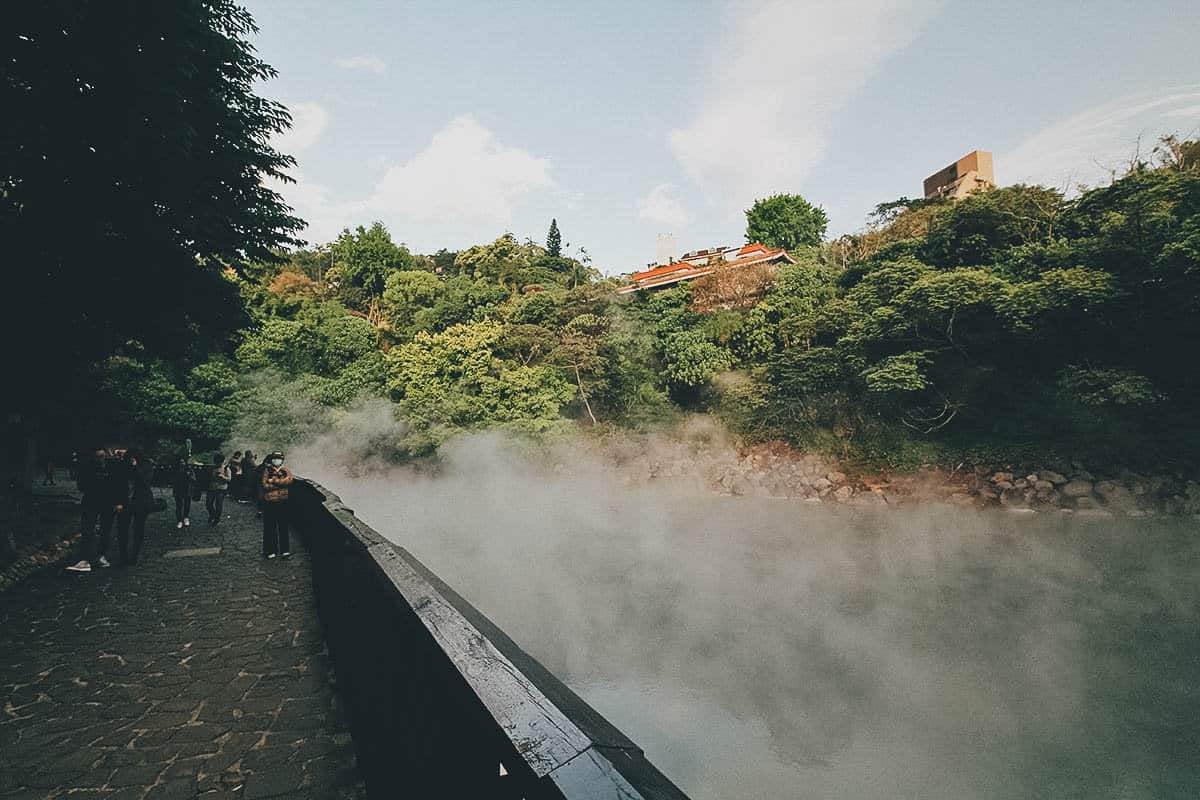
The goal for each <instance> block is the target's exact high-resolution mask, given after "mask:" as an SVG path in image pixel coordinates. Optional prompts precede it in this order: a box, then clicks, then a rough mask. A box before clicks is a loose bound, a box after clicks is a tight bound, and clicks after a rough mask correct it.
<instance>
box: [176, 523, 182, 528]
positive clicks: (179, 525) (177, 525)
mask: <svg viewBox="0 0 1200 800" xmlns="http://www.w3.org/2000/svg"><path fill="white" fill-rule="evenodd" d="M175 527H176V528H182V527H183V523H182V522H176V523H175Z"/></svg>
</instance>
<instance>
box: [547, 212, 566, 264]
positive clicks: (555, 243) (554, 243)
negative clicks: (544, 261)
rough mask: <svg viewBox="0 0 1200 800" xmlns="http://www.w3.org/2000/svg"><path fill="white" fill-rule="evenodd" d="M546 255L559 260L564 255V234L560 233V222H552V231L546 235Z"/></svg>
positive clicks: (553, 220)
mask: <svg viewBox="0 0 1200 800" xmlns="http://www.w3.org/2000/svg"><path fill="white" fill-rule="evenodd" d="M546 255H548V256H550V257H551V258H558V257H559V256H561V255H562V234H561V233H559V232H558V220H556V219H552V220H550V230H549V231H548V232H547V233H546Z"/></svg>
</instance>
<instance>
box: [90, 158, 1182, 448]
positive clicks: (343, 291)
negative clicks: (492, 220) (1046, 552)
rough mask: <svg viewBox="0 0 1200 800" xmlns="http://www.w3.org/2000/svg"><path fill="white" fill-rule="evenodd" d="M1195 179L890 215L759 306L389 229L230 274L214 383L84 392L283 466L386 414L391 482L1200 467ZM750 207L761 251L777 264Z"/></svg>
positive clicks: (129, 347)
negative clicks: (290, 448) (410, 464)
mask: <svg viewBox="0 0 1200 800" xmlns="http://www.w3.org/2000/svg"><path fill="white" fill-rule="evenodd" d="M1195 153H1196V146H1195V144H1194V143H1188V142H1184V143H1179V142H1175V141H1174V140H1171V139H1167V140H1164V145H1163V146H1162V147H1161V148H1160V149H1159V150H1158V151H1157V155H1158V158H1157V160H1156V161H1154V162H1153V163H1141V164H1137V165H1135V166H1134V168H1133V169H1131V170H1130V172H1129V173H1128V174H1126V175H1125V176H1123V177H1121V178H1119V179H1117V180H1115V181H1114V182H1113V183H1112V184H1111V185H1109V186H1103V187H1097V188H1094V189H1090V190H1086V191H1083V192H1082V193H1081V194H1079V196H1077V197H1075V198H1074V199H1065V198H1064V197H1063V196H1062V194H1061V193H1059V192H1058V191H1055V190H1053V189H1048V188H1045V187H1038V186H1023V185H1018V186H1010V187H1007V188H1001V189H997V190H993V191H990V192H986V193H982V194H976V195H973V196H971V197H968V198H966V199H964V200H962V201H959V202H957V203H927V202H925V201H907V200H901V201H898V202H895V203H888V204H884V205H881V206H880V207H879V208H878V209H877V212H876V214H875V215H874V217H873V218H872V225H871V226H870V227H869V229H868V230H867V231H866V232H864V233H862V234H859V235H855V236H849V237H843V238H842V239H838V240H835V241H832V242H826V243H823V244H817V245H814V246H807V245H801V246H799V247H798V248H797V249H795V250H794V251H793V256H794V257H795V258H796V260H797V262H798V263H796V264H793V265H786V266H784V267H782V268H781V269H780V270H779V271H778V273H777V274H776V275H775V277H774V280H773V281H771V282H770V283H768V284H766V285H765V286H761V287H758V288H759V291H757V292H754V293H750V294H746V293H742V292H740V291H733V292H728V291H726V290H725V286H724V284H722V280H723V279H722V278H721V276H720V275H717V276H714V277H713V278H710V279H701V281H697V282H696V283H694V284H682V285H677V286H676V287H674V288H671V289H668V290H664V291H660V292H657V293H639V294H636V295H633V296H630V297H623V296H622V297H619V296H618V295H617V294H616V293H615V288H616V287H617V286H619V285H620V284H621V281H619V280H615V279H600V278H599V274H598V272H597V271H596V270H594V269H593V268H592V267H591V265H590V263H589V262H588V259H587V256H586V253H585V252H582V251H577V252H576V254H575V257H570V256H568V255H565V254H564V253H563V252H562V246H561V234H560V233H559V231H558V227H557V225H554V226H553V229H552V231H551V235H550V236H549V237H548V243H549V246H542V245H539V244H537V243H534V242H531V241H525V242H521V241H518V240H517V239H516V238H515V237H514V236H512V235H511V234H505V235H503V236H501V237H500V238H498V239H496V240H495V241H493V242H490V243H487V244H481V245H478V246H475V247H471V248H469V249H466V250H463V251H460V252H457V253H453V252H447V251H441V252H439V253H436V254H432V255H419V254H413V253H410V252H408V251H407V250H406V249H405V248H403V247H401V246H399V245H397V244H395V243H394V242H393V239H392V237H391V236H390V234H389V232H388V231H387V230H386V229H385V228H384V226H383V225H381V224H379V223H375V224H373V225H371V226H369V227H360V228H358V229H357V230H355V231H349V230H347V231H344V232H343V234H342V235H341V236H340V237H339V238H338V239H337V240H336V241H335V242H332V243H331V244H330V245H328V246H326V247H323V248H319V249H313V250H296V251H290V252H280V253H279V257H278V260H276V261H265V262H256V263H253V264H250V265H248V266H247V267H246V268H245V269H243V270H242V271H241V274H238V273H235V272H232V271H229V272H227V273H226V274H225V275H224V276H223V277H222V280H225V281H228V282H230V284H232V285H235V286H236V287H237V289H238V290H239V293H240V297H241V302H242V303H243V304H244V308H245V309H246V310H247V311H248V312H249V316H250V318H251V320H252V322H251V324H250V325H248V326H246V327H244V328H241V329H240V330H237V331H235V332H233V333H232V334H231V335H230V336H228V337H227V338H226V339H225V340H224V341H222V342H220V343H219V346H217V347H215V348H214V349H213V352H212V353H211V354H210V355H209V356H208V357H207V358H206V359H204V360H202V361H199V362H198V363H188V362H186V361H178V360H177V361H169V360H161V359H147V358H143V357H142V356H141V354H140V353H141V347H140V345H139V343H138V342H136V341H130V342H128V343H126V344H125V345H123V346H122V347H119V348H117V352H116V354H115V355H113V356H112V357H111V358H110V359H108V360H107V361H105V362H104V363H103V364H102V366H101V367H100V368H99V369H98V370H97V371H96V373H95V377H96V379H97V380H98V381H100V382H101V383H102V384H103V386H104V387H105V389H104V391H103V392H102V393H101V395H102V396H103V397H104V398H105V399H106V402H107V403H108V407H107V409H106V410H105V411H104V414H105V416H107V417H109V419H110V420H111V421H113V422H114V423H115V422H116V421H118V420H122V419H124V420H135V421H137V424H138V425H140V426H144V428H145V429H146V430H147V432H148V433H150V434H151V435H152V436H153V437H158V438H163V439H179V438H182V437H183V436H186V435H190V436H192V437H194V438H197V439H199V440H200V441H202V442H205V443H208V444H214V445H215V444H217V443H219V442H221V441H222V440H224V439H226V438H227V437H229V435H230V434H231V431H232V430H233V428H234V425H235V422H238V424H239V429H238V430H239V434H242V435H254V436H261V437H269V438H272V439H273V440H276V441H279V440H285V439H295V438H298V437H300V436H303V435H304V434H305V433H306V432H308V431H311V430H313V429H316V428H319V427H321V426H322V425H325V424H327V422H328V421H329V419H330V416H329V415H331V414H332V415H336V414H337V413H338V411H339V409H346V408H349V407H351V406H352V405H353V404H355V403H356V402H360V401H362V400H363V399H365V398H370V397H382V398H388V399H390V400H391V401H393V402H394V403H395V409H396V412H397V416H398V418H400V419H402V420H403V421H404V423H405V424H404V426H403V427H402V428H400V427H398V428H397V431H398V432H397V434H396V436H395V437H392V438H389V439H388V441H386V442H382V443H380V446H381V447H384V448H387V449H389V450H391V451H393V452H394V453H395V454H396V455H398V456H401V457H402V456H405V455H420V454H426V453H430V452H432V451H434V450H435V449H436V447H437V446H438V444H439V443H440V442H442V441H444V440H445V438H446V437H448V436H451V435H453V434H454V433H455V432H456V431H461V430H468V429H480V428H488V427H494V426H501V427H505V428H509V429H513V430H517V431H524V432H533V433H554V432H562V431H565V430H568V429H572V428H576V427H578V426H580V425H582V426H583V427H585V428H596V429H598V430H605V429H607V428H609V427H610V426H619V427H632V428H644V427H646V426H650V425H656V424H660V423H664V422H670V420H671V419H672V418H673V417H674V416H675V415H677V414H678V413H679V412H680V411H683V410H686V411H692V412H702V413H710V414H714V415H718V416H720V418H721V419H722V420H723V421H724V422H725V423H726V424H727V425H728V426H729V427H730V428H731V429H732V430H733V431H735V432H736V433H738V434H740V435H741V436H742V437H744V438H745V439H746V440H747V441H750V442H754V441H765V440H770V439H782V440H786V441H789V442H792V443H794V444H797V445H800V446H803V447H807V448H814V449H819V450H822V451H825V452H828V453H831V454H834V455H837V456H839V457H841V458H844V459H849V460H852V461H859V462H861V463H862V464H863V465H869V466H892V467H907V466H915V465H917V464H921V463H951V462H953V463H961V462H963V461H966V462H968V463H976V462H1004V461H1012V460H1025V461H1030V460H1037V459H1041V458H1050V457H1063V456H1070V457H1087V458H1090V459H1095V458H1103V459H1108V460H1115V461H1117V462H1120V463H1122V464H1129V465H1136V464H1141V463H1144V462H1146V461H1148V460H1154V461H1155V462H1156V463H1158V464H1162V463H1163V462H1164V461H1165V462H1168V463H1171V462H1174V461H1184V460H1187V458H1188V457H1189V455H1190V454H1191V453H1194V452H1197V445H1200V427H1198V426H1197V424H1196V422H1195V412H1196V411H1197V410H1198V409H1197V394H1198V393H1197V390H1198V388H1200V387H1198V381H1200V373H1198V371H1197V370H1196V369H1195V368H1194V366H1193V364H1192V362H1193V357H1192V354H1193V353H1195V352H1196V348H1197V345H1200V313H1198V312H1200V307H1198V305H1200V171H1198V170H1197V164H1196V160H1195ZM777 199H778V198H772V201H774V200H777ZM796 200H797V201H799V202H803V201H800V200H799V198H796ZM762 205H763V204H760V205H759V206H756V208H755V209H752V210H751V211H750V212H748V217H749V223H750V224H749V227H750V229H752V230H755V232H756V234H757V236H756V237H755V238H765V239H771V238H772V236H773V235H778V236H779V237H780V238H781V239H782V238H784V237H787V236H788V235H789V234H788V231H786V230H777V229H776V230H774V231H773V229H772V225H776V228H777V226H778V220H779V219H780V218H783V219H786V218H787V215H780V214H778V213H775V211H776V210H774V209H773V210H772V212H773V213H772V215H771V217H770V218H769V219H763V218H759V216H758V214H759V211H760V208H761V207H762ZM805 206H806V207H807V208H809V209H811V208H813V207H811V206H807V204H805ZM803 223H804V224H805V225H806V226H808V227H806V230H805V231H804V232H803V235H805V236H808V237H810V238H819V234H818V236H817V237H813V236H812V231H811V226H812V215H811V214H810V215H808V216H806V217H804V218H803ZM819 223H820V225H821V227H822V228H823V225H824V221H823V215H821V219H820V220H819ZM784 224H786V223H784ZM795 240H796V237H795V236H793V242H794V241H795ZM765 243H766V244H768V245H772V246H774V245H777V244H779V243H780V242H779V241H778V240H776V241H770V240H769V241H766V242H765ZM700 293H704V295H705V298H706V299H705V302H704V303H701V304H697V303H696V302H694V298H693V295H694V294H700ZM748 298H749V299H748ZM697 307H701V308H707V309H712V310H708V311H705V312H700V311H697V310H696V309H697Z"/></svg>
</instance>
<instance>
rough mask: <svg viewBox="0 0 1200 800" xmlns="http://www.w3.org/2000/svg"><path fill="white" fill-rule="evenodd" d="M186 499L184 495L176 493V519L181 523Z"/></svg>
mask: <svg viewBox="0 0 1200 800" xmlns="http://www.w3.org/2000/svg"><path fill="white" fill-rule="evenodd" d="M185 499H186V498H185V497H184V496H183V495H181V494H179V493H178V492H176V493H175V521H176V522H178V523H181V524H182V523H183V501H184V500H185Z"/></svg>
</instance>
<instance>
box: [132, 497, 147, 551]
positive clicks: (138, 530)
mask: <svg viewBox="0 0 1200 800" xmlns="http://www.w3.org/2000/svg"><path fill="white" fill-rule="evenodd" d="M146 516H147V512H146V511H141V510H139V511H135V512H134V514H133V549H132V550H131V551H130V556H131V558H132V561H131V562H130V563H132V564H136V563H137V562H138V556H140V555H141V554H142V540H143V539H145V538H146Z"/></svg>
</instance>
